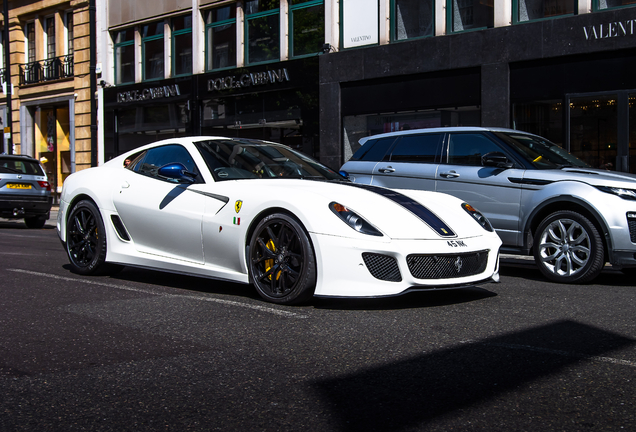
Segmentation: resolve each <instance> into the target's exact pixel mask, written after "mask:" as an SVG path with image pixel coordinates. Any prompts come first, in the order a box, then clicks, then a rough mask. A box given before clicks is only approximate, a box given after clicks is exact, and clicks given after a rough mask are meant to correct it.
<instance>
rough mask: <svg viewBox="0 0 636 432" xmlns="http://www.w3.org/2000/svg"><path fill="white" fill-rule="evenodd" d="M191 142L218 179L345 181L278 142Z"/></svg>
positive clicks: (246, 140)
mask: <svg viewBox="0 0 636 432" xmlns="http://www.w3.org/2000/svg"><path fill="white" fill-rule="evenodd" d="M194 144H195V145H196V147H197V148H198V149H199V151H200V152H201V155H202V156H203V159H204V160H205V162H206V164H207V165H208V168H209V170H210V172H211V173H212V175H213V176H214V179H215V180H217V181H222V180H238V179H255V178H304V179H317V180H340V181H346V179H345V178H344V177H342V176H341V175H340V174H338V173H336V172H335V171H333V170H331V169H329V168H327V167H326V166H324V165H322V164H320V163H319V162H317V161H315V160H313V159H311V158H309V157H307V156H305V155H303V154H301V153H298V152H296V151H294V150H292V149H290V148H289V147H287V146H284V145H281V144H274V143H267V142H264V141H257V140H248V139H243V140H222V139H221V140H208V141H199V142H196V143H194Z"/></svg>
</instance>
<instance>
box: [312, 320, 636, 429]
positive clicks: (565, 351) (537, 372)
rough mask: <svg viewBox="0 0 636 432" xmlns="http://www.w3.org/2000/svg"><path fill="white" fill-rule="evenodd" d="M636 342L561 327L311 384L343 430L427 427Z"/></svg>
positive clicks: (578, 326)
mask: <svg viewBox="0 0 636 432" xmlns="http://www.w3.org/2000/svg"><path fill="white" fill-rule="evenodd" d="M634 342H635V341H634V340H632V339H628V338H625V337H622V336H619V335H616V334H613V333H610V332H607V331H604V330H601V329H598V328H595V327H591V326H588V325H584V324H580V323H577V322H573V321H561V322H557V323H553V324H549V325H546V326H541V327H537V328H532V329H529V330H525V331H520V332H515V333H511V334H509V335H505V336H501V337H493V338H489V339H484V340H481V341H476V342H470V343H466V344H463V345H460V346H458V347H455V348H451V349H446V350H443V351H438V352H434V353H431V354H424V355H421V356H417V357H414V358H411V359H407V360H403V361H399V362H395V363H392V364H388V365H386V366H380V367H376V368H371V369H367V370H362V371H359V372H355V373H353V374H349V375H343V376H340V377H337V378H328V379H324V380H318V381H314V382H313V384H312V386H313V388H315V389H316V390H317V391H318V393H319V394H320V396H321V397H320V399H321V400H324V401H326V406H328V407H329V410H330V411H332V412H334V413H335V414H336V416H337V418H338V419H339V422H340V426H341V428H340V430H344V431H398V430H411V428H414V427H417V429H421V428H422V427H423V426H424V425H425V424H426V423H428V422H431V421H433V420H434V419H438V418H440V417H442V416H445V415H448V414H450V413H452V412H454V411H458V410H462V409H466V408H468V407H471V406H474V405H478V404H480V403H483V402H485V401H487V400H491V399H495V398H497V397H500V396H502V394H504V393H506V392H510V391H513V390H515V389H517V388H519V387H521V386H523V385H525V384H529V383H532V382H534V381H537V380H539V379H541V378H543V377H546V376H548V375H551V374H555V373H557V372H559V371H561V370H563V369H564V368H566V367H568V366H571V365H573V364H575V363H577V362H580V361H582V360H584V359H586V358H590V357H593V356H600V355H602V354H605V353H607V352H609V351H612V350H616V349H619V348H624V347H626V346H629V345H632V344H634ZM556 400H558V399H555V401H556ZM553 402H554V401H553ZM530 403H531V404H533V403H536V405H537V410H538V412H541V408H540V406H541V405H542V404H544V403H545V401H540V400H537V401H530ZM529 408H530V407H529V406H528V407H524V410H525V409H529ZM547 408H548V409H549V410H550V409H555V408H556V407H553V406H551V407H547ZM566 417H567V416H566ZM552 418H553V419H554V417H552ZM573 420H574V419H567V418H564V421H566V422H571V421H573ZM521 421H522V422H523V419H521Z"/></svg>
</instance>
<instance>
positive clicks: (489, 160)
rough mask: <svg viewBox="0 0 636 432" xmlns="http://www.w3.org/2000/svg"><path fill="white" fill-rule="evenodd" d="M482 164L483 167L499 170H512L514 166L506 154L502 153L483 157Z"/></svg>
mask: <svg viewBox="0 0 636 432" xmlns="http://www.w3.org/2000/svg"><path fill="white" fill-rule="evenodd" d="M481 164H482V165H483V166H490V167H497V168H504V169H507V168H512V167H513V166H514V164H513V163H512V162H510V161H509V160H508V158H507V157H506V155H505V154H503V153H501V152H489V153H486V154H485V155H483V156H482V157H481Z"/></svg>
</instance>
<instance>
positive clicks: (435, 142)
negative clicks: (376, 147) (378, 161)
mask: <svg viewBox="0 0 636 432" xmlns="http://www.w3.org/2000/svg"><path fill="white" fill-rule="evenodd" d="M443 136H444V135H443V134H425V135H405V136H403V137H402V138H401V139H400V141H398V143H397V144H396V145H395V148H393V151H392V152H391V161H395V162H422V163H435V162H436V161H437V155H439V153H440V145H441V143H442V137H443Z"/></svg>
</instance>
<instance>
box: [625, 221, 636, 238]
mask: <svg viewBox="0 0 636 432" xmlns="http://www.w3.org/2000/svg"><path fill="white" fill-rule="evenodd" d="M627 225H628V226H629V239H630V240H631V241H632V243H636V219H632V218H629V217H628V218H627Z"/></svg>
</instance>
